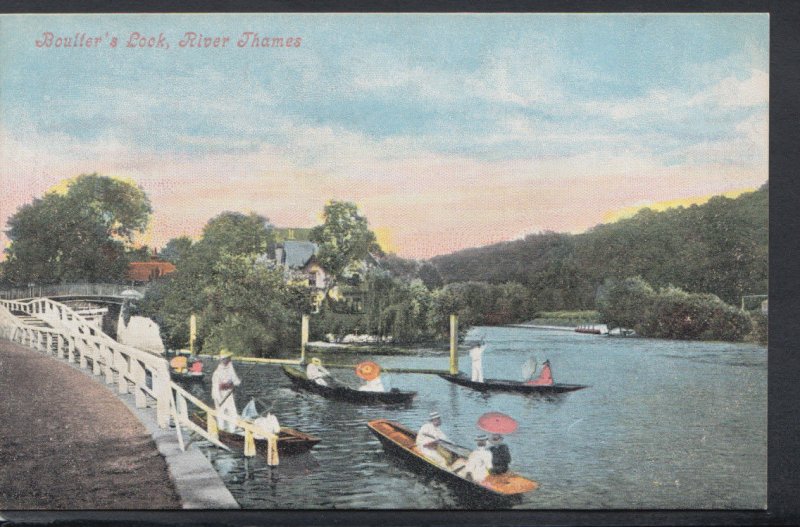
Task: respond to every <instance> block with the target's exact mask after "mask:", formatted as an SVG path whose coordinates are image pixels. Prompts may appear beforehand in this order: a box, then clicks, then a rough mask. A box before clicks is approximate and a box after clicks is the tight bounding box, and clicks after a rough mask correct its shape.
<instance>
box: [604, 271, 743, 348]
mask: <svg viewBox="0 0 800 527" xmlns="http://www.w3.org/2000/svg"><path fill="white" fill-rule="evenodd" d="M597 304H598V310H599V312H600V319H601V321H602V322H604V323H606V324H607V325H608V327H609V329H612V328H617V327H621V328H629V329H633V330H635V331H636V332H637V333H638V334H640V335H642V336H646V337H658V338H669V339H686V340H697V339H699V340H731V341H738V340H741V339H742V338H743V337H744V336H745V335H747V334H748V333H749V332H750V331H751V328H752V325H751V321H750V317H749V316H748V315H747V313H745V312H743V311H740V310H739V309H737V308H735V307H733V306H730V305H728V304H726V303H725V302H723V301H722V300H720V298H719V297H717V296H716V295H710V294H693V293H687V292H685V291H683V290H681V289H678V288H675V287H667V288H664V289H661V290H660V291H655V290H654V289H653V288H652V287H651V286H650V284H648V283H647V282H645V281H644V280H643V279H642V278H641V277H638V276H637V277H633V278H626V279H623V280H619V281H618V280H614V279H608V280H606V282H605V283H604V284H603V287H602V288H601V290H600V292H599V294H598V300H597Z"/></svg>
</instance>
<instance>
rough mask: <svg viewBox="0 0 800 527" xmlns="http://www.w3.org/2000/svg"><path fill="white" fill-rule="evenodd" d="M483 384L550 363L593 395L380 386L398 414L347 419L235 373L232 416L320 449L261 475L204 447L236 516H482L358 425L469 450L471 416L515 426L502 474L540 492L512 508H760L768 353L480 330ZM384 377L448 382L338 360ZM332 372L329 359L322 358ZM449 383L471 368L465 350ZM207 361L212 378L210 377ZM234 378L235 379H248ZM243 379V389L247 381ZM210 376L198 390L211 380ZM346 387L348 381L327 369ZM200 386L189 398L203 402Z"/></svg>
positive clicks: (443, 385) (432, 360)
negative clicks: (447, 511) (263, 418)
mask: <svg viewBox="0 0 800 527" xmlns="http://www.w3.org/2000/svg"><path fill="white" fill-rule="evenodd" d="M481 331H482V332H485V333H486V340H487V343H488V345H489V349H488V350H487V351H486V353H485V354H484V370H485V375H486V377H487V378H505V379H518V378H519V375H520V367H521V365H522V364H523V363H524V362H525V361H526V360H527V359H528V358H529V357H530V356H531V355H535V356H536V357H537V359H538V361H539V363H540V364H541V362H542V361H543V360H544V359H545V358H549V359H550V361H551V363H552V365H553V375H554V377H555V379H556V382H564V383H574V384H586V385H589V386H590V387H589V388H587V389H584V390H580V391H577V392H572V393H568V394H562V395H548V396H541V395H538V396H537V395H534V396H526V395H520V394H513V393H481V392H477V391H473V390H470V389H468V388H466V387H462V386H458V385H455V384H452V383H449V382H447V381H445V380H443V379H440V378H438V377H436V376H433V375H419V374H391V373H387V374H384V376H385V379H384V382H385V383H386V384H387V385H388V386H390V387H396V388H398V389H403V390H414V391H417V392H418V395H417V397H416V398H415V400H414V402H413V403H412V404H411V405H410V406H407V407H399V408H398V407H381V406H363V405H357V404H348V403H343V402H336V401H330V400H327V399H324V398H322V397H320V396H318V395H315V394H310V393H306V392H296V391H294V390H292V389H291V388H290V386H291V384H290V382H289V380H288V379H287V378H286V377H285V375H284V374H283V372H282V371H281V369H280V368H276V367H274V366H262V365H258V366H255V367H253V368H251V369H249V370H246V369H243V368H241V367H240V368H239V371H240V376H241V377H242V378H243V379H242V380H243V385H242V387H241V388H240V389H239V390H238V392H237V393H236V402H237V406H238V407H239V408H240V409H241V408H242V407H243V405H244V404H246V403H247V401H248V400H249V398H250V397H258V398H260V399H263V400H264V401H266V402H268V403H269V404H271V405H273V410H272V411H273V413H275V414H276V415H278V417H279V419H280V421H281V424H283V425H286V426H291V427H294V428H297V429H299V430H302V431H304V432H307V433H311V434H314V435H317V436H319V437H320V438H322V442H321V443H320V444H318V445H317V446H316V447H315V448H314V449H313V450H312V451H311V452H310V453H307V454H304V455H301V456H296V457H289V456H284V457H282V458H281V463H280V465H279V466H278V467H273V468H270V467H268V466H267V465H266V462H265V460H264V459H262V458H261V457H256V458H251V459H245V458H243V457H242V456H241V455H239V454H237V453H228V452H223V451H218V450H216V449H214V448H213V447H210V445H208V444H207V443H204V442H198V443H199V444H201V445H206V446H205V447H204V448H205V451H206V453H207V455H208V456H209V457H210V458H211V459H212V460H213V463H214V465H215V467H216V468H217V470H219V472H220V474H221V475H222V478H223V480H224V481H225V483H226V485H227V486H228V488H229V489H230V490H231V492H232V493H233V494H234V496H235V497H236V499H237V500H238V501H239V502H240V504H241V506H242V507H244V508H282V509H286V508H407V509H408V508H411V509H414V508H420V509H425V508H483V507H491V508H493V507H496V506H498V505H497V504H493V503H483V502H479V501H476V500H475V499H474V497H471V496H464V495H462V494H459V493H457V492H455V491H454V490H453V489H452V488H451V487H449V486H448V485H446V484H444V483H442V482H440V481H437V480H435V479H428V478H427V477H426V476H424V475H420V474H417V473H415V472H411V471H410V470H408V468H407V467H406V466H405V465H404V464H403V463H402V462H400V461H398V460H397V459H395V458H393V457H391V456H387V455H386V454H385V453H384V451H383V448H382V447H381V445H380V443H379V442H378V440H377V439H376V438H375V437H374V436H373V435H372V434H371V433H370V432H369V430H368V428H367V427H366V423H367V422H368V421H369V420H372V419H377V418H386V419H391V420H395V421H398V422H400V423H402V424H404V425H407V426H409V427H411V428H413V429H417V428H419V426H420V425H421V424H422V423H424V422H425V420H426V419H427V416H428V413H429V412H430V411H432V410H437V411H439V412H440V413H442V414H443V418H444V422H443V425H442V428H443V430H444V431H445V433H447V435H448V436H449V437H450V438H451V439H453V440H455V441H456V442H458V443H461V444H464V445H468V446H471V445H472V444H473V442H472V438H473V436H474V435H475V433H476V432H477V428H476V426H475V422H476V420H477V417H478V416H480V415H481V414H483V413H484V412H487V411H491V410H499V411H502V412H504V413H507V414H509V415H512V416H514V417H515V418H516V419H517V421H518V422H519V423H520V427H519V430H518V431H517V432H516V433H514V434H512V435H509V436H507V438H506V443H507V444H508V445H509V447H510V448H511V452H512V458H513V460H512V469H513V470H515V471H516V472H519V473H521V474H523V475H525V476H528V477H530V478H531V479H534V480H536V481H538V482H539V483H540V488H539V489H538V490H537V491H535V492H533V493H530V494H529V495H526V496H525V497H524V498H523V499H522V500H521V502H520V503H516V504H510V505H509V506H513V507H519V508H602V507H613V508H715V507H716V508H725V507H737V508H758V507H761V506H763V505H765V504H766V349H764V348H761V347H757V346H750V345H736V344H734V345H732V344H725V343H699V342H671V341H654V340H645V339H633V338H625V339H621V338H618V339H614V338H605V337H594V336H587V335H580V334H573V333H569V332H558V331H535V330H530V329H521V328H481ZM366 359H370V360H375V361H376V362H378V363H379V364H381V365H382V366H386V367H401V366H402V367H417V368H446V367H447V363H448V359H447V352H446V351H444V352H443V351H441V350H435V351H432V350H420V351H419V353H418V354H417V355H413V356H372V357H370V356H366V355H359V356H352V355H351V356H342V357H339V356H337V357H336V362H351V363H355V362H358V361H360V360H366ZM331 360H333V359H331ZM461 360H462V361H463V362H462V369H465V368H468V358H467V356H466V350H465V351H464V353H463V354H462V356H461ZM212 362H213V361H209V364H207V368H208V369H209V370H210V369H212V368H213V367H214V366H215V365H214V364H213V363H212ZM246 368H247V367H246ZM245 372H246V373H247V375H246V376H245V375H244V373H245ZM208 373H209V375H207V377H208V378H210V371H209V372H208ZM334 373H335V374H336V375H337V376H340V377H341V378H342V379H343V380H345V381H346V382H350V383H351V384H352V385H355V386H357V385H358V383H359V381H358V380H357V378H356V377H355V376H354V375H353V374H352V373H351V372H345V371H342V370H335V371H334ZM207 382H208V379H207V381H206V384H197V385H195V386H188V389H189V390H190V391H191V392H192V393H193V394H194V395H197V396H198V397H201V398H203V399H204V400H208V399H209V395H208V394H209V387H208V385H207Z"/></svg>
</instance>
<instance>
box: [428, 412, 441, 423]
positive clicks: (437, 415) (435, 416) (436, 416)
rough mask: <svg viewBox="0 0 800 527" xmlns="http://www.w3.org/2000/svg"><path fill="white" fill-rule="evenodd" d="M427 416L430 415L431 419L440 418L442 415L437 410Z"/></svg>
mask: <svg viewBox="0 0 800 527" xmlns="http://www.w3.org/2000/svg"><path fill="white" fill-rule="evenodd" d="M429 417H430V420H431V421H433V420H434V419H441V418H442V416H441V415H440V414H439V412H431V414H430V416H429Z"/></svg>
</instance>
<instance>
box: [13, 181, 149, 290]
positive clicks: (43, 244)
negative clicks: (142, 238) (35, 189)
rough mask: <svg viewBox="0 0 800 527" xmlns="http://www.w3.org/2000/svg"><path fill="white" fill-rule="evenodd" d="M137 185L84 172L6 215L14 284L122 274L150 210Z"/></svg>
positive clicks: (114, 277) (100, 279) (112, 277)
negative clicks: (7, 216)
mask: <svg viewBox="0 0 800 527" xmlns="http://www.w3.org/2000/svg"><path fill="white" fill-rule="evenodd" d="M151 210H152V209H151V207H150V201H149V199H148V198H147V195H146V194H145V193H144V192H143V191H142V190H141V189H140V188H138V187H136V186H134V185H132V184H129V183H126V182H123V181H120V180H117V179H113V178H109V177H104V176H99V175H97V174H91V175H81V176H78V177H77V178H75V179H74V180H72V181H70V182H69V183H68V184H67V187H66V191H65V192H63V193H57V192H48V193H46V194H45V195H44V196H43V197H42V198H37V199H34V200H33V202H32V203H30V204H26V205H23V206H22V207H20V209H19V210H18V211H17V212H16V213H15V214H14V215H13V216H12V217H11V218H9V220H8V226H9V229H8V231H7V232H8V236H9V238H10V239H11V244H10V246H9V247H8V248H7V249H6V254H7V260H6V262H5V263H4V276H5V279H6V280H8V281H9V282H11V283H13V284H15V285H24V284H26V283H28V282H34V283H37V284H48V283H59V282H79V281H87V282H105V281H112V282H113V281H120V280H124V278H125V273H126V270H127V265H128V262H129V261H130V257H129V254H128V253H129V252H130V251H131V250H132V249H133V247H132V242H133V237H134V235H135V234H136V233H139V232H142V231H144V229H145V228H146V227H147V223H148V221H149V218H150V213H151Z"/></svg>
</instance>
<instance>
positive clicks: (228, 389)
mask: <svg viewBox="0 0 800 527" xmlns="http://www.w3.org/2000/svg"><path fill="white" fill-rule="evenodd" d="M232 356H233V353H231V352H230V351H228V350H227V349H225V348H222V349H221V350H220V352H219V365H218V366H217V369H216V370H214V374H213V375H212V376H211V398H212V399H214V407H215V408H216V410H217V426H218V427H219V428H220V429H221V430H225V431H227V432H231V433H233V432H235V431H236V421H235V419H236V418H237V417H238V415H239V414H238V412H237V411H236V401H235V400H234V398H233V389H234V387H236V386H239V385H240V384H241V383H242V381H241V380H240V379H239V376H238V375H236V371H235V370H234V369H233V363H231V357H232Z"/></svg>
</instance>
